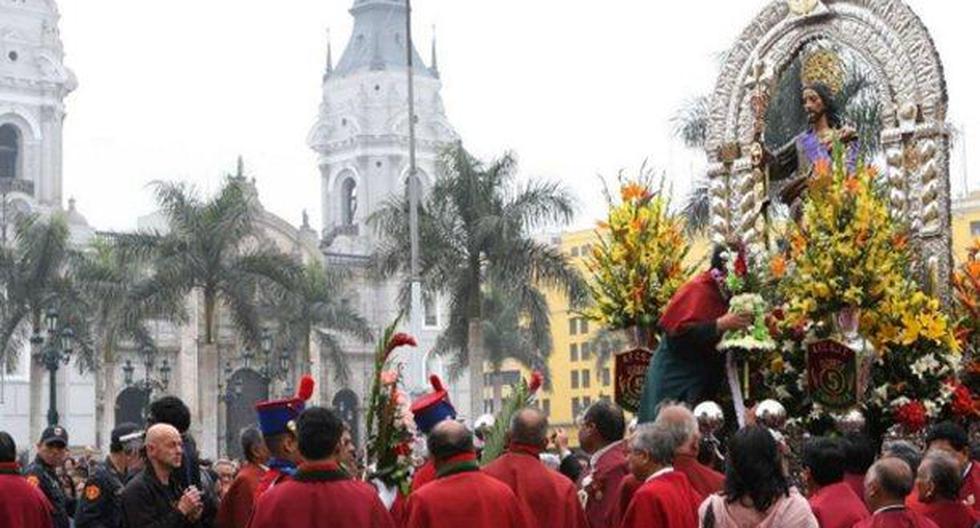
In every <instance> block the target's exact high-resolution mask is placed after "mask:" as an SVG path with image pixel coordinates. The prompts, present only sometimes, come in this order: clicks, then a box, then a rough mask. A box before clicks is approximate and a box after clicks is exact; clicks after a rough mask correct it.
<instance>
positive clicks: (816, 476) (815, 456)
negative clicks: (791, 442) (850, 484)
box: [802, 437, 844, 486]
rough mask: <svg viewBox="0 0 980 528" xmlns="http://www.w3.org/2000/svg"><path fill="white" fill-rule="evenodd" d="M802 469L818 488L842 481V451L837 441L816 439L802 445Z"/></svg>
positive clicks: (824, 438)
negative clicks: (806, 471)
mask: <svg viewBox="0 0 980 528" xmlns="http://www.w3.org/2000/svg"><path fill="white" fill-rule="evenodd" d="M802 462H803V467H805V468H807V469H808V470H810V477H811V478H813V481H814V482H816V483H817V484H818V485H820V486H829V485H831V484H834V483H836V482H840V481H842V480H844V449H843V446H841V443H840V441H839V440H835V439H833V438H826V437H817V438H813V439H811V440H809V441H807V442H806V443H805V444H803V456H802Z"/></svg>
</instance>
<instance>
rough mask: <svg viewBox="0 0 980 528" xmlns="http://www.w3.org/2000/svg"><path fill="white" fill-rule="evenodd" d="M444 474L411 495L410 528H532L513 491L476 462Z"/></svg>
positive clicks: (408, 518)
mask: <svg viewBox="0 0 980 528" xmlns="http://www.w3.org/2000/svg"><path fill="white" fill-rule="evenodd" d="M460 466H461V467H455V468H451V469H450V470H449V471H444V472H442V476H440V477H439V478H438V479H437V480H436V481H434V482H430V483H429V484H426V485H425V486H424V487H422V488H420V489H419V490H418V491H414V492H412V494H411V495H409V497H408V502H407V504H406V522H405V526H406V527H407V528H461V527H463V528H531V527H532V526H533V525H532V524H531V523H529V522H527V521H526V520H525V517H524V510H523V508H521V503H520V502H519V501H518V500H517V497H516V496H515V495H514V492H512V491H511V490H510V488H508V487H507V485H506V484H504V483H502V482H500V481H499V480H497V479H495V478H493V477H491V476H490V475H486V474H484V473H483V472H481V471H480V469H479V468H478V467H477V466H476V463H475V462H471V463H468V464H461V465H460Z"/></svg>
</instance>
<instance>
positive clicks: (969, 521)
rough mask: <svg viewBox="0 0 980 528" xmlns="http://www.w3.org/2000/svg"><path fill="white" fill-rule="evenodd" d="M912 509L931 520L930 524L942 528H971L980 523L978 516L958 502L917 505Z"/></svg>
mask: <svg viewBox="0 0 980 528" xmlns="http://www.w3.org/2000/svg"><path fill="white" fill-rule="evenodd" d="M912 509H914V510H915V511H916V512H918V513H921V514H922V515H925V516H926V517H928V518H930V519H932V522H934V523H936V524H938V525H939V526H941V527H942V528H973V527H974V526H975V525H976V524H977V522H980V515H978V514H977V512H976V511H975V510H974V509H973V508H970V507H969V506H967V505H965V504H963V503H962V502H960V501H947V500H941V501H935V502H929V503H917V504H916V506H914V507H913V508H912Z"/></svg>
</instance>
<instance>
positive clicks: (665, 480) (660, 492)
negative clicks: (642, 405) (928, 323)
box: [620, 423, 702, 528]
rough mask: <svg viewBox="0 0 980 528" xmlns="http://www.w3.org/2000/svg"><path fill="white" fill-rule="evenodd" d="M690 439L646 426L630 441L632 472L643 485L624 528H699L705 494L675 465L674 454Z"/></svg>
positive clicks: (662, 426)
mask: <svg viewBox="0 0 980 528" xmlns="http://www.w3.org/2000/svg"><path fill="white" fill-rule="evenodd" d="M686 440H687V435H686V434H685V431H684V430H683V429H679V428H676V427H673V426H671V425H668V424H665V423H653V424H642V425H640V426H639V428H637V431H636V435H635V436H634V437H633V439H632V440H631V441H630V453H629V468H630V473H632V474H633V476H634V477H636V479H637V480H638V481H641V482H643V485H642V486H640V489H638V490H636V493H634V494H633V500H631V501H630V504H629V506H628V507H627V508H626V513H625V514H624V515H623V520H622V522H621V524H620V528H641V527H643V528H648V527H663V528H697V526H698V506H700V505H701V499H702V497H701V495H699V494H698V492H696V491H694V488H693V487H691V483H690V481H688V480H687V477H686V476H684V474H683V473H681V472H680V471H676V470H674V468H673V467H672V466H671V464H672V462H673V459H674V451H676V450H677V448H678V447H680V445H681V444H683V443H684V442H685V441H686Z"/></svg>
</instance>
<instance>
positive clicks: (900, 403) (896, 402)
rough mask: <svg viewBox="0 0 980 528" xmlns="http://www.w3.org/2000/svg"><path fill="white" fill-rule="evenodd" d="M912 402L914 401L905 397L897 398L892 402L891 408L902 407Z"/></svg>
mask: <svg viewBox="0 0 980 528" xmlns="http://www.w3.org/2000/svg"><path fill="white" fill-rule="evenodd" d="M911 401H912V400H910V399H908V398H906V397H905V396H899V397H898V398H895V399H894V400H892V403H891V406H892V407H901V406H903V405H905V404H906V403H909V402H911Z"/></svg>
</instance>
